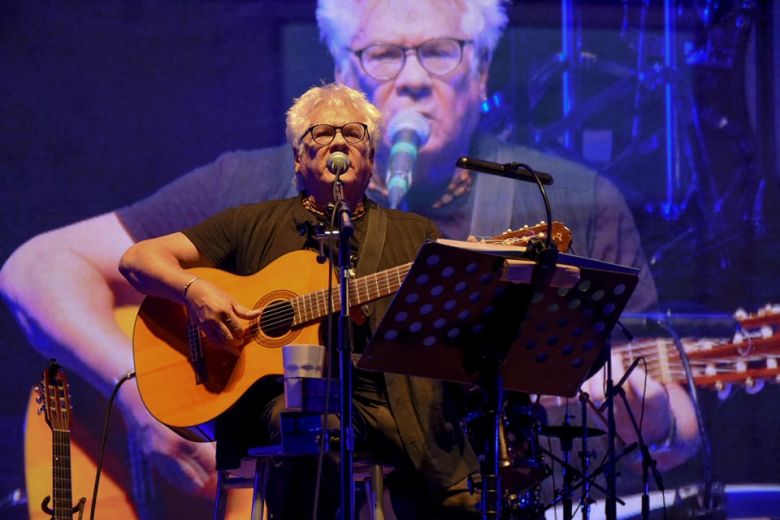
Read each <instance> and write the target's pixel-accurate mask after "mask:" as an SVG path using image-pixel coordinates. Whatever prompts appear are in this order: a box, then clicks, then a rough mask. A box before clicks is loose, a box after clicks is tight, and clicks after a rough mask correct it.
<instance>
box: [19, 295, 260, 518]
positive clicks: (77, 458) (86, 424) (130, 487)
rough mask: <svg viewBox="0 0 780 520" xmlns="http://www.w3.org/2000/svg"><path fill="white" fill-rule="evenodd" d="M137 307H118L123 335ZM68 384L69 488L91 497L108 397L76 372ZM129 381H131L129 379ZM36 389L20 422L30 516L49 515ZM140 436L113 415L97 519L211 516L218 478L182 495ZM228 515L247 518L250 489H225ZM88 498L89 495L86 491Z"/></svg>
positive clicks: (47, 440)
mask: <svg viewBox="0 0 780 520" xmlns="http://www.w3.org/2000/svg"><path fill="white" fill-rule="evenodd" d="M137 314H138V308H137V307H131V306H126V307H120V308H117V309H115V311H114V319H115V320H116V322H117V324H118V325H119V327H120V328H121V329H122V330H123V331H124V332H125V333H126V334H127V336H128V338H129V337H130V336H131V334H132V329H133V324H134V322H135V318H136V315H137ZM70 376H71V377H69V378H68V385H69V388H70V391H71V395H72V396H73V397H74V400H75V402H76V403H78V413H77V414H76V415H75V416H73V415H71V417H70V465H71V475H72V488H73V490H74V492H75V493H77V496H84V495H86V496H90V494H91V493H92V488H93V485H94V479H95V472H96V470H97V457H98V452H99V447H100V436H101V434H102V432H101V428H102V426H103V417H104V414H105V412H106V405H107V402H108V401H107V399H105V398H103V396H102V394H100V393H99V392H96V391H95V390H94V388H92V386H90V385H89V384H88V383H87V382H86V381H84V380H82V379H81V378H79V377H78V375H77V374H73V373H71V374H70ZM127 384H132V382H131V383H127ZM38 395H39V390H38V388H37V387H35V388H33V389H32V391H31V392H30V397H29V399H28V405H27V414H26V418H25V426H24V468H25V487H26V494H27V499H28V500H27V502H28V514H29V518H30V519H31V520H49V519H50V518H51V515H49V514H47V513H45V512H44V511H43V510H42V509H41V503H42V502H43V500H44V498H45V497H46V496H47V495H49V494H50V493H51V492H52V486H51V479H52V457H51V454H52V450H53V444H52V432H51V430H50V428H49V427H48V426H47V424H46V422H45V421H43V420H41V418H40V417H39V409H40V404H39V403H38ZM142 442H143V440H142V439H140V438H138V436H134V435H130V433H129V431H128V429H127V428H126V427H125V424H124V421H123V419H122V416H121V414H118V413H116V410H115V412H114V413H113V414H112V416H111V424H110V427H109V438H108V442H107V444H106V450H105V456H104V459H103V471H102V475H101V478H100V490H99V493H98V500H97V511H96V513H97V514H96V518H121V519H123V520H138V519H144V520H151V519H155V520H157V519H159V520H164V519H168V518H174V517H179V516H180V517H182V518H187V519H192V520H196V519H200V520H206V519H210V518H211V517H212V511H213V507H214V496H215V493H216V478H214V479H213V482H211V483H210V484H209V485H207V486H206V488H205V489H204V490H203V492H202V493H199V494H197V495H189V494H185V493H183V492H181V491H179V490H178V489H176V488H174V487H173V486H170V485H169V484H168V483H167V482H165V481H164V480H163V479H162V478H160V477H159V476H157V475H156V473H155V472H154V471H153V469H152V467H151V465H150V464H149V462H148V461H147V460H146V458H145V456H144V454H143V450H142V448H141V443H142ZM228 495H229V498H228V501H227V506H228V510H227V512H226V516H225V517H226V518H227V519H228V520H240V519H244V518H249V516H250V512H251V505H252V490H251V489H229V490H228ZM90 500H91V496H90Z"/></svg>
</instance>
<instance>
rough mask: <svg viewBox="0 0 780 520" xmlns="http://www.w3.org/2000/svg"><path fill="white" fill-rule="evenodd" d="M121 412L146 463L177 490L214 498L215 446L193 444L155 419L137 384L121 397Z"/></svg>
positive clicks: (121, 393)
mask: <svg viewBox="0 0 780 520" xmlns="http://www.w3.org/2000/svg"><path fill="white" fill-rule="evenodd" d="M118 402H119V404H120V409H121V410H122V413H123V416H124V419H125V423H126V424H127V427H128V429H129V430H130V437H131V438H135V439H137V440H138V441H139V443H140V448H141V451H142V453H143V455H144V457H145V459H146V461H147V462H148V463H149V464H150V465H151V466H152V467H153V468H154V469H155V470H156V472H157V473H159V474H160V475H161V476H162V477H163V478H164V479H165V480H166V481H168V482H169V483H170V484H171V485H173V486H174V487H176V488H178V489H180V490H182V491H184V492H186V493H189V494H193V495H194V494H201V495H206V496H213V495H214V488H213V484H214V478H213V476H214V475H215V471H216V449H215V445H214V443H210V442H191V441H188V440H186V439H184V438H183V437H181V436H180V435H179V434H177V433H176V432H174V431H173V430H171V429H170V428H168V427H167V426H165V425H164V424H162V423H160V422H159V421H158V420H157V419H155V418H154V417H152V416H151V414H149V412H148V411H147V410H146V408H145V407H144V405H143V403H142V402H141V397H140V395H139V393H138V389H137V387H136V386H135V385H127V388H123V389H122V391H121V392H120V394H119V400H118Z"/></svg>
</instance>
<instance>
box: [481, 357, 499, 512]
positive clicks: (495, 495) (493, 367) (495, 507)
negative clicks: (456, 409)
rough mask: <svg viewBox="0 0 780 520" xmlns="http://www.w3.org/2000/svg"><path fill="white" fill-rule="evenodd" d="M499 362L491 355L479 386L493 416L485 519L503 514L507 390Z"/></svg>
mask: <svg viewBox="0 0 780 520" xmlns="http://www.w3.org/2000/svg"><path fill="white" fill-rule="evenodd" d="M499 367H500V361H499V360H498V359H496V358H493V357H492V356H491V359H490V361H489V362H488V365H487V366H486V367H485V368H484V369H483V370H482V374H481V376H482V377H481V382H480V386H481V387H482V389H483V391H484V392H485V394H486V402H487V405H488V410H487V412H488V414H489V415H490V416H491V417H490V418H491V426H492V429H491V432H490V442H489V443H488V446H487V449H486V450H485V451H486V453H485V460H484V462H483V466H482V468H481V469H482V500H481V507H482V518H483V519H484V520H489V519H497V518H499V517H500V515H501V473H500V472H499V465H500V460H499V459H500V457H499V450H500V435H501V431H502V430H501V425H500V421H501V420H502V417H501V415H502V413H501V412H502V409H503V404H504V389H503V381H502V379H501V372H500V370H499Z"/></svg>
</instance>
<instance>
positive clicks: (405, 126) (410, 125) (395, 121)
mask: <svg viewBox="0 0 780 520" xmlns="http://www.w3.org/2000/svg"><path fill="white" fill-rule="evenodd" d="M404 130H411V131H413V132H414V133H415V134H416V135H417V138H418V139H419V140H420V144H419V146H422V145H424V144H425V143H426V142H427V141H428V138H429V137H430V135H431V124H430V123H429V122H428V120H427V119H425V118H424V117H423V116H422V114H420V113H419V112H416V111H414V110H402V111H400V112H398V113H397V114H396V115H394V116H393V118H392V119H391V120H390V123H389V124H388V125H387V135H388V136H389V137H390V140H391V141H395V140H396V139H397V138H398V134H399V133H400V132H402V131H404Z"/></svg>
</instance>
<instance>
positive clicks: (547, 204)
mask: <svg viewBox="0 0 780 520" xmlns="http://www.w3.org/2000/svg"><path fill="white" fill-rule="evenodd" d="M509 166H510V167H511V168H512V169H514V170H517V169H518V168H522V169H523V170H525V171H527V172H528V173H530V174H531V175H532V176H533V178H534V180H535V181H536V185H537V186H538V187H539V192H540V193H541V195H542V200H543V201H544V212H545V214H546V215H547V237H546V240H545V242H544V247H545V248H547V249H550V248H551V247H552V208H551V206H550V199H548V198H547V190H545V189H544V184H543V183H542V179H541V178H539V174H538V173H536V170H534V169H533V168H531V167H530V166H528V165H527V164H523V163H514V162H513V163H510V164H509Z"/></svg>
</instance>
